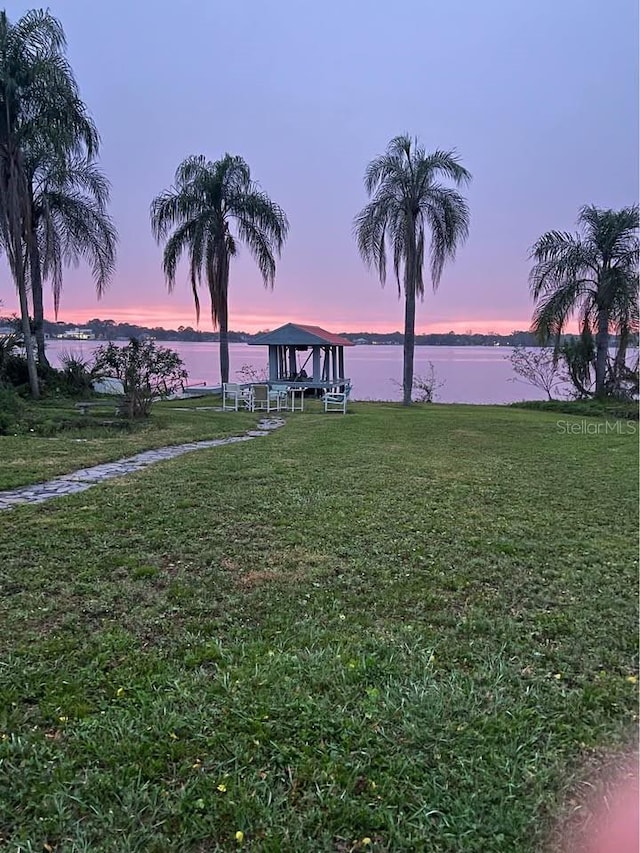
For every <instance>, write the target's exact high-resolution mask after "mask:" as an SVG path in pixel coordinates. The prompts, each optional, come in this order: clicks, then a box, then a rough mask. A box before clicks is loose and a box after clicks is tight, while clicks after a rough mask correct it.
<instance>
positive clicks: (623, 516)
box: [0, 404, 638, 853]
mask: <svg viewBox="0 0 640 853" xmlns="http://www.w3.org/2000/svg"><path fill="white" fill-rule="evenodd" d="M352 412H353V413H352V414H350V415H348V416H347V417H342V416H340V415H334V416H322V415H319V414H309V415H296V416H295V417H290V418H289V422H288V424H287V426H286V427H285V428H284V429H282V430H280V431H279V432H277V433H275V434H273V435H271V436H269V437H268V438H264V439H257V440H255V441H253V442H247V443H243V444H237V445H233V446H230V447H226V448H217V449H213V450H207V451H202V452H198V453H193V454H189V455H186V456H183V457H181V458H180V459H177V460H173V461H171V462H166V463H161V464H158V465H155V466H153V467H151V468H149V469H147V470H146V471H144V472H140V473H138V474H134V475H131V476H129V477H126V478H122V479H118V480H112V481H110V482H108V483H106V484H104V485H102V486H99V487H97V488H94V489H91V490H89V491H87V492H84V493H82V494H79V495H76V496H73V497H71V498H66V499H62V500H57V501H51V502H49V503H46V504H43V505H39V506H35V507H20V508H17V509H14V510H11V511H9V512H5V513H2V514H0V541H1V542H2V552H3V553H2V561H0V582H1V585H2V595H1V596H0V733H1V734H0V846H2V845H4V849H7V850H13V851H17V850H38V851H40V850H43V846H44V845H49V846H48V847H46V846H44V849H47V850H51V849H53V850H55V851H113V853H116V851H117V853H127V851H157V853H160V851H168V850H171V851H173V850H175V851H216V850H221V851H231V850H256V851H273V853H276V851H289V850H290V851H299V850H305V851H306V850H309V851H320V850H322V851H341V853H345V851H355V850H374V851H398V850H406V851H416V850H417V851H419V850H425V851H431V850H433V851H478V853H480V851H482V853H486V851H500V853H502V851H538V850H541V849H544V846H545V844H546V843H547V839H548V838H549V834H550V833H551V832H552V827H553V826H554V822H555V820H556V817H557V816H558V815H559V814H562V812H563V809H565V805H564V803H565V802H566V801H567V798H569V797H570V795H571V792H572V791H573V790H574V788H575V786H576V784H578V783H579V781H580V780H581V779H582V778H584V774H585V773H588V772H590V769H591V768H592V767H594V766H597V765H598V764H599V763H600V762H607V761H610V760H611V758H612V756H614V757H615V756H617V755H618V754H621V753H624V752H625V751H628V750H629V749H630V748H631V747H632V741H633V737H634V731H635V729H636V726H637V685H636V684H635V683H634V680H635V676H636V674H637V668H636V667H637V578H638V575H637V563H636V556H637V549H636V544H637V525H638V517H637V502H638V494H637V463H638V453H637V435H635V434H633V428H634V425H626V426H624V428H623V429H621V430H620V432H619V433H618V432H609V433H608V434H607V433H606V432H605V429H604V426H603V428H602V429H601V430H600V431H599V432H598V431H595V430H593V429H592V431H591V432H589V431H588V429H587V428H585V429H584V430H582V428H581V427H580V426H579V427H578V428H579V429H580V430H581V431H580V432H577V431H576V432H574V433H571V432H569V431H567V429H566V428H564V427H563V426H562V425H561V424H562V423H566V422H572V423H575V424H576V425H580V424H587V425H588V424H602V423H603V422H602V421H596V420H580V419H577V418H572V417H570V416H566V415H558V414H554V413H546V412H535V411H526V410H517V409H510V408H491V407H486V408H481V407H471V406H469V407H464V406H457V407H456V406H431V407H429V406H426V407H415V408H413V409H411V410H403V409H402V408H400V407H396V406H393V405H384V404H379V405H365V404H356V405H353V407H352ZM184 414H185V413H174V414H173V415H172V416H169V415H167V417H170V418H171V421H170V423H171V425H170V426H167V431H168V432H171V431H172V430H177V429H180V428H181V427H179V426H178V425H177V424H178V417H181V416H182V415H184ZM193 417H194V418H195V413H194V415H193ZM220 417H222V416H220ZM227 417H228V418H229V421H228V423H229V425H230V427H229V428H230V429H231V431H238V430H237V426H238V425H239V423H240V421H241V420H242V418H243V417H246V416H239V417H238V418H237V417H236V415H228V416H227ZM173 418H175V419H176V420H175V422H174V421H173ZM211 423H212V424H213V423H215V424H216V428H217V429H223V428H224V424H225V422H224V421H221V420H220V421H211ZM194 424H195V421H194ZM242 426H243V428H244V426H245V425H244V422H243V424H242ZM171 434H173V432H171ZM154 437H155V436H154ZM4 440H5V439H0V442H4ZM0 447H1V445H0ZM83 464H84V461H83ZM236 833H242V834H243V835H242V836H238V839H241V840H237V839H236Z"/></svg>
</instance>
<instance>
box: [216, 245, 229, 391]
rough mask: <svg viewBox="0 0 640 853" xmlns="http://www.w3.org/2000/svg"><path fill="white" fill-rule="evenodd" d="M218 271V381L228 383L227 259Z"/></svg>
mask: <svg viewBox="0 0 640 853" xmlns="http://www.w3.org/2000/svg"><path fill="white" fill-rule="evenodd" d="M222 266H223V268H222V270H221V271H220V278H221V279H222V280H221V282H220V284H221V288H220V290H221V297H222V298H221V299H220V305H219V306H218V324H219V328H220V335H219V340H220V381H221V382H223V383H224V382H228V381H229V306H228V304H227V298H228V292H229V258H228V257H227V258H226V263H224V262H223V265H222Z"/></svg>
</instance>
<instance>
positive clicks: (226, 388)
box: [222, 382, 251, 412]
mask: <svg viewBox="0 0 640 853" xmlns="http://www.w3.org/2000/svg"><path fill="white" fill-rule="evenodd" d="M241 407H242V408H243V409H251V389H250V388H242V387H241V386H240V385H239V384H238V383H237V382H225V383H224V384H223V386H222V410H223V411H225V412H226V411H227V409H231V410H233V411H234V412H237V411H238V409H239V408H241Z"/></svg>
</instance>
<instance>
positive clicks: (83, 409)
mask: <svg viewBox="0 0 640 853" xmlns="http://www.w3.org/2000/svg"><path fill="white" fill-rule="evenodd" d="M110 405H113V403H112V401H111V400H100V401H99V402H89V403H87V402H84V403H76V409H78V411H79V412H80V414H81V415H87V414H89V412H90V411H91V409H95V408H102V409H105V408H107V407H108V406H110ZM114 414H115V415H116V417H122V416H123V415H128V414H129V398H128V397H122V398H121V399H119V400H118V401H117V402H116V403H115V408H114Z"/></svg>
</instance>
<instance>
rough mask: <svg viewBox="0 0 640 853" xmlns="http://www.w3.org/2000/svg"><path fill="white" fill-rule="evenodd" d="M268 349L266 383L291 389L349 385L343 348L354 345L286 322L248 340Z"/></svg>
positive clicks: (336, 336) (324, 331)
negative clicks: (267, 381) (283, 385)
mask: <svg viewBox="0 0 640 853" xmlns="http://www.w3.org/2000/svg"><path fill="white" fill-rule="evenodd" d="M249 343H250V344H251V346H261V347H264V346H266V347H269V382H271V383H286V384H287V385H288V386H289V387H292V388H296V387H297V388H317V389H319V390H321V389H326V388H340V389H342V388H343V387H344V386H345V385H348V384H349V379H347V378H346V377H345V375H344V347H352V346H354V344H353V343H352V342H351V341H350V340H348V339H347V338H343V337H341V336H340V335H334V334H333V333H332V332H327V331H326V330H325V329H321V328H320V326H301V325H298V324H297V323H286V324H285V325H284V326H280V328H279V329H274V330H273V332H265V333H264V334H261V335H256V337H255V338H254V339H253V340H252V341H249Z"/></svg>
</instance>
